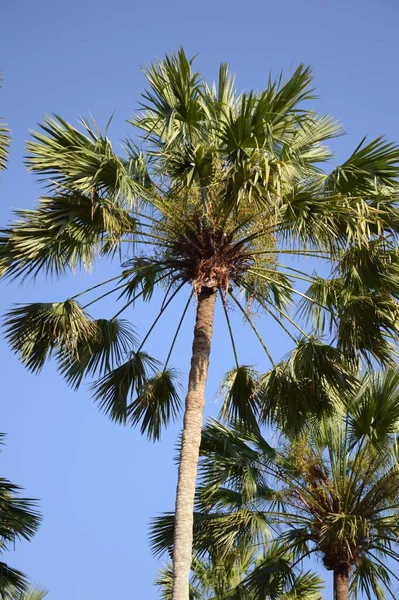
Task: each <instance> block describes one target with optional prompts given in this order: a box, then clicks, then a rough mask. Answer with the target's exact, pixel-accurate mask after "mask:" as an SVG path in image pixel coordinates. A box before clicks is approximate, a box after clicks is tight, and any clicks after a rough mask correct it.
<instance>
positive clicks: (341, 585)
mask: <svg viewBox="0 0 399 600" xmlns="http://www.w3.org/2000/svg"><path fill="white" fill-rule="evenodd" d="M334 600H349V572H348V570H347V569H342V568H338V569H334Z"/></svg>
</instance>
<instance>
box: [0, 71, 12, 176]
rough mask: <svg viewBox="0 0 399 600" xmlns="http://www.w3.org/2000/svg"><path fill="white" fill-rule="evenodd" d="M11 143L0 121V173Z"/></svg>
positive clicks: (5, 163)
mask: <svg viewBox="0 0 399 600" xmlns="http://www.w3.org/2000/svg"><path fill="white" fill-rule="evenodd" d="M2 79H3V78H2V75H1V73H0V89H1V84H2ZM10 143H11V131H10V129H9V127H8V125H7V124H6V123H4V122H3V119H0V171H3V170H4V169H5V168H6V167H7V159H8V148H9V146H10Z"/></svg>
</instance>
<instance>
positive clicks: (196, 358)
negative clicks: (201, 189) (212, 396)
mask: <svg viewBox="0 0 399 600" xmlns="http://www.w3.org/2000/svg"><path fill="white" fill-rule="evenodd" d="M215 299H216V293H215V292H214V291H213V290H208V289H205V290H203V291H201V293H200V294H199V296H198V306H197V318H196V323H195V327H194V341H193V348H192V356H191V368H190V375H189V381H188V393H187V398H186V406H185V413H184V425H183V436H182V445H181V451H180V463H179V474H178V481H177V493H176V507H175V537H174V550H173V594H172V600H188V599H189V577H190V569H191V560H192V544H193V522H194V517H193V512H194V495H195V482H196V477H197V466H198V457H199V448H200V443H201V429H202V422H203V412H204V406H205V385H206V381H207V377H208V365H209V354H210V351H211V340H212V330H213V321H214V312H215Z"/></svg>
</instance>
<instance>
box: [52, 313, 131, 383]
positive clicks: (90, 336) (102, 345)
mask: <svg viewBox="0 0 399 600" xmlns="http://www.w3.org/2000/svg"><path fill="white" fill-rule="evenodd" d="M135 344H136V337H135V334H134V331H133V329H132V327H131V325H130V323H129V322H128V321H125V320H122V319H113V320H107V319H97V320H95V321H92V322H91V327H90V329H89V330H88V331H87V332H86V333H85V336H84V337H81V336H79V337H78V341H77V343H76V347H75V349H74V352H73V354H71V352H69V351H67V352H65V349H64V348H63V346H60V347H59V349H58V352H57V359H58V361H59V369H60V371H61V373H62V374H63V375H64V377H65V379H66V380H67V382H68V383H69V385H71V386H72V387H73V388H74V389H77V388H78V387H79V385H80V384H81V382H82V380H83V378H84V377H85V376H87V375H94V374H97V375H101V374H104V373H106V372H108V371H110V370H111V369H112V368H113V367H115V366H116V365H117V364H119V363H121V362H122V360H123V359H124V358H125V356H126V355H127V354H128V353H129V351H130V350H131V348H132V346H134V345H135Z"/></svg>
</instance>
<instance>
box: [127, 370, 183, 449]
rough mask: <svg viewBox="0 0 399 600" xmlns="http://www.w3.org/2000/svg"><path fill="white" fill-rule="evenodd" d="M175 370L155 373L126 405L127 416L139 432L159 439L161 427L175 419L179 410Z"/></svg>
mask: <svg viewBox="0 0 399 600" xmlns="http://www.w3.org/2000/svg"><path fill="white" fill-rule="evenodd" d="M177 377H178V374H177V372H176V371H175V370H174V369H167V370H164V371H162V372H161V373H156V374H155V375H153V376H152V377H149V378H148V379H146V380H145V382H144V383H143V385H142V387H141V389H140V390H139V393H138V396H137V398H135V400H133V402H132V403H131V404H130V405H129V406H128V407H127V418H128V420H129V422H130V423H131V424H132V425H133V426H135V425H138V424H139V423H140V431H141V433H143V434H144V433H145V434H146V435H147V437H148V438H149V439H152V440H154V441H155V440H159V438H160V435H161V429H162V427H166V426H167V425H168V424H169V422H170V421H171V420H175V419H176V417H177V416H178V415H179V413H180V410H181V400H180V396H179V389H178V387H179V386H178V382H177V385H176V379H177Z"/></svg>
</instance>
